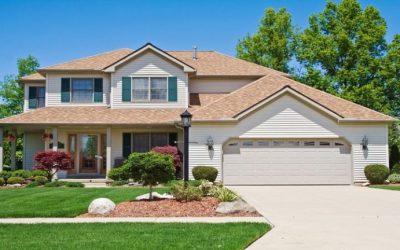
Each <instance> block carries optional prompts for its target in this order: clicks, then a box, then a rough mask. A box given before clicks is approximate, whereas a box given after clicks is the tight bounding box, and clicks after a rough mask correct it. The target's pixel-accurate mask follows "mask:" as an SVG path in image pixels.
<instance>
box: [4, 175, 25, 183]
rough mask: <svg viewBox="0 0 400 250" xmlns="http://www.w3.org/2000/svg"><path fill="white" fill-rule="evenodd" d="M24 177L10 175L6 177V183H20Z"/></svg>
mask: <svg viewBox="0 0 400 250" xmlns="http://www.w3.org/2000/svg"><path fill="white" fill-rule="evenodd" d="M24 181H25V180H24V178H22V177H17V176H11V177H10V178H8V180H7V183H8V184H22V183H24Z"/></svg>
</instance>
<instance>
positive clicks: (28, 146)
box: [23, 133, 44, 169]
mask: <svg viewBox="0 0 400 250" xmlns="http://www.w3.org/2000/svg"><path fill="white" fill-rule="evenodd" d="M43 150H44V142H43V140H42V133H25V134H24V159H23V168H24V169H32V168H33V167H34V166H35V160H34V157H35V155H36V153H37V152H39V151H43Z"/></svg>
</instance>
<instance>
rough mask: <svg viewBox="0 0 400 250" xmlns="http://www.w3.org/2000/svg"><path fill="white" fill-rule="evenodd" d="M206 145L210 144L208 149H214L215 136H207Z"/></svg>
mask: <svg viewBox="0 0 400 250" xmlns="http://www.w3.org/2000/svg"><path fill="white" fill-rule="evenodd" d="M206 145H207V146H208V150H210V151H211V150H214V140H213V138H212V137H211V136H209V137H208V138H207V143H206Z"/></svg>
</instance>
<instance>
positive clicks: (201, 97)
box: [190, 93, 228, 110]
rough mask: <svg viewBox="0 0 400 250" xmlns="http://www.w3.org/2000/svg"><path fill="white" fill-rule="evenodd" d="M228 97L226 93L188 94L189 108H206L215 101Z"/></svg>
mask: <svg viewBox="0 0 400 250" xmlns="http://www.w3.org/2000/svg"><path fill="white" fill-rule="evenodd" d="M226 95H228V93H215V94H202V93H190V107H191V108H192V110H195V109H198V108H200V107H202V106H206V105H208V104H210V103H213V102H215V101H216V100H218V99H220V98H222V97H224V96H226Z"/></svg>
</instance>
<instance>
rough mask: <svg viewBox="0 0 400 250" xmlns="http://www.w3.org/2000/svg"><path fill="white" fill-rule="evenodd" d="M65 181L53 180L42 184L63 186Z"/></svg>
mask: <svg viewBox="0 0 400 250" xmlns="http://www.w3.org/2000/svg"><path fill="white" fill-rule="evenodd" d="M65 184H66V181H53V182H48V183H46V184H44V186H45V187H63V186H65Z"/></svg>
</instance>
